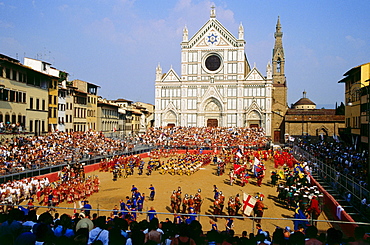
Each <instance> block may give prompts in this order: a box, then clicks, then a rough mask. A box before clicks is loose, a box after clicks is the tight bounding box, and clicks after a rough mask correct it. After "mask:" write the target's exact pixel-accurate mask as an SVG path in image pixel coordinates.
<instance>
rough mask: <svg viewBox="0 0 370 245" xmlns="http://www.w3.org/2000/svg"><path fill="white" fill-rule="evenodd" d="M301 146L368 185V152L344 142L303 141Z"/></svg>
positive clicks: (348, 175) (360, 182)
mask: <svg viewBox="0 0 370 245" xmlns="http://www.w3.org/2000/svg"><path fill="white" fill-rule="evenodd" d="M299 146H300V147H301V148H302V149H303V150H305V151H306V152H308V153H310V154H311V155H313V156H314V157H316V158H317V159H319V160H320V161H322V162H323V163H325V164H327V165H329V166H332V167H333V168H334V169H335V170H336V171H337V172H338V173H341V174H343V175H345V176H347V177H351V178H352V179H354V180H356V181H357V182H358V183H359V184H361V185H362V186H367V183H368V181H369V180H368V179H367V178H368V174H367V173H368V172H367V171H368V165H367V158H368V153H367V152H365V151H362V152H359V151H358V150H356V149H355V147H354V146H347V145H345V144H344V143H342V142H331V143H329V142H325V141H320V142H317V143H315V144H313V143H304V142H301V143H300V145H299Z"/></svg>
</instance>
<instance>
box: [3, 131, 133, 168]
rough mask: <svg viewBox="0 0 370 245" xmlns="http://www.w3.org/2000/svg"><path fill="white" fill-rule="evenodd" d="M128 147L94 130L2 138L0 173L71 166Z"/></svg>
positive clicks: (122, 142) (124, 143)
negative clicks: (66, 164) (67, 164)
mask: <svg viewBox="0 0 370 245" xmlns="http://www.w3.org/2000/svg"><path fill="white" fill-rule="evenodd" d="M127 147H129V145H128V144H127V143H126V142H124V141H121V140H113V139H110V138H107V137H104V135H103V134H101V133H99V132H94V131H87V132H73V133H65V132H53V133H49V134H47V135H42V136H28V137H26V136H24V137H21V136H20V137H15V138H12V139H5V141H4V142H2V144H1V145H0V174H1V175H5V174H11V173H15V172H21V171H26V170H32V169H37V168H42V167H45V166H55V165H60V164H64V163H73V162H77V161H78V160H81V159H83V158H91V157H96V156H105V155H113V154H115V153H118V152H120V151H124V150H126V149H127Z"/></svg>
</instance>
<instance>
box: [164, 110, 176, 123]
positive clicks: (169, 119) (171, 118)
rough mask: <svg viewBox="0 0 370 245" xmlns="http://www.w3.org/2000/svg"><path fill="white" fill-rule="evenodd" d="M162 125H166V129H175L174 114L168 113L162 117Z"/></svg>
mask: <svg viewBox="0 0 370 245" xmlns="http://www.w3.org/2000/svg"><path fill="white" fill-rule="evenodd" d="M163 121H164V123H165V124H164V125H167V126H168V127H175V126H176V123H177V117H176V114H175V112H173V111H168V112H167V113H166V114H165V116H164V120H163Z"/></svg>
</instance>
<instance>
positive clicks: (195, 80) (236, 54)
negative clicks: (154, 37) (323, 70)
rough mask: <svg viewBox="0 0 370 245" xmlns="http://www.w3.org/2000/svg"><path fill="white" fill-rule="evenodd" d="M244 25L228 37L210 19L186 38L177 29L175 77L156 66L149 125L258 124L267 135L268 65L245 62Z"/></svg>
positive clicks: (213, 16)
mask: <svg viewBox="0 0 370 245" xmlns="http://www.w3.org/2000/svg"><path fill="white" fill-rule="evenodd" d="M246 57H247V56H246V53H245V40H244V29H243V26H242V24H240V26H239V31H238V37H235V36H233V35H232V34H231V33H230V32H229V31H228V30H227V29H226V28H225V27H224V26H223V25H222V24H221V23H220V22H219V21H218V20H217V19H216V15H215V9H214V8H212V10H211V16H210V19H209V20H208V21H207V22H206V23H205V25H204V26H203V27H202V28H201V29H200V30H199V31H198V32H197V33H196V34H195V35H194V36H193V37H191V38H190V39H189V38H188V30H187V28H186V27H185V28H184V31H183V41H182V42H181V76H179V75H178V74H177V73H176V72H175V71H174V69H173V68H172V67H171V68H170V70H169V71H168V72H167V73H162V68H161V67H160V65H158V66H157V68H156V81H155V126H156V127H159V126H196V127H205V126H219V127H256V126H258V127H263V128H264V129H265V131H266V134H267V135H268V136H271V103H272V87H273V86H272V67H271V65H270V63H269V64H268V65H267V69H266V75H263V74H262V73H261V72H260V71H259V70H258V69H257V68H256V67H252V68H251V66H250V64H249V62H248V60H247V58H246Z"/></svg>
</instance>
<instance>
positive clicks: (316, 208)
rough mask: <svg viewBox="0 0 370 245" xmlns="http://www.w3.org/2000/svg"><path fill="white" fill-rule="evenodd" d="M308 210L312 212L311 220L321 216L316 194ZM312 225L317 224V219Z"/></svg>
mask: <svg viewBox="0 0 370 245" xmlns="http://www.w3.org/2000/svg"><path fill="white" fill-rule="evenodd" d="M307 212H308V213H309V214H310V218H311V220H317V218H318V217H319V216H320V213H321V210H320V206H319V201H318V200H317V198H316V196H313V197H312V199H311V202H310V205H309V206H308V208H307ZM312 225H315V226H316V225H317V221H312Z"/></svg>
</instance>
